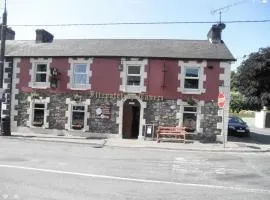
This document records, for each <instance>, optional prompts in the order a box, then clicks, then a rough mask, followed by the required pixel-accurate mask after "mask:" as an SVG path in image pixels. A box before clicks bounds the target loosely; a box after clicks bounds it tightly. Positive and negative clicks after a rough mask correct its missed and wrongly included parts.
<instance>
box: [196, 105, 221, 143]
mask: <svg viewBox="0 0 270 200" xmlns="http://www.w3.org/2000/svg"><path fill="white" fill-rule="evenodd" d="M218 109H219V108H218V106H217V105H215V104H214V103H212V102H211V103H206V104H205V105H204V106H203V107H202V108H201V113H202V114H203V115H204V118H203V119H202V120H201V128H202V129H203V133H201V138H202V139H205V140H207V141H216V136H217V135H220V134H221V129H218V128H217V124H218V123H219V122H221V121H222V118H221V117H220V116H218Z"/></svg>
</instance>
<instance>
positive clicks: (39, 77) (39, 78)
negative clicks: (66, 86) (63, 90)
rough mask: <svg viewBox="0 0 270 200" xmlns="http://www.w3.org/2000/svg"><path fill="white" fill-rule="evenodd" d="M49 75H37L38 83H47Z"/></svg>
mask: <svg viewBox="0 0 270 200" xmlns="http://www.w3.org/2000/svg"><path fill="white" fill-rule="evenodd" d="M46 77H47V74H36V82H43V83H45V82H46Z"/></svg>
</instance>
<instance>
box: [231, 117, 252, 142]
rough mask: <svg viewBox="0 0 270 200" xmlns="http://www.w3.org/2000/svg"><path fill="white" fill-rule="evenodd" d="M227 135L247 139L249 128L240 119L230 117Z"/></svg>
mask: <svg viewBox="0 0 270 200" xmlns="http://www.w3.org/2000/svg"><path fill="white" fill-rule="evenodd" d="M228 135H231V136H238V137H249V135H250V131H249V127H248V125H247V124H246V122H244V121H243V120H242V119H241V118H240V117H237V116H230V117H229V123H228Z"/></svg>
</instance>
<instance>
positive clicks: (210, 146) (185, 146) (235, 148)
mask: <svg viewBox="0 0 270 200" xmlns="http://www.w3.org/2000/svg"><path fill="white" fill-rule="evenodd" d="M2 137H5V138H10V139H19V140H34V141H48V142H65V143H76V144H84V145H91V146H93V147H96V148H100V147H104V146H109V147H123V148H151V149H169V150H189V151H216V152H224V151H225V152H270V145H269V144H258V143H252V142H250V141H245V140H241V139H240V140H234V141H229V142H227V143H226V144H225V148H224V145H223V144H220V143H207V144H205V143H204V144H203V143H200V142H199V141H187V143H181V142H173V141H164V142H161V143H157V142H156V141H151V140H143V139H142V140H128V139H121V138H117V137H115V136H114V137H108V138H99V137H97V136H95V137H88V138H86V137H82V136H71V135H61V136H59V135H53V134H37V133H18V132H14V133H12V136H2ZM0 138H1V137H0Z"/></svg>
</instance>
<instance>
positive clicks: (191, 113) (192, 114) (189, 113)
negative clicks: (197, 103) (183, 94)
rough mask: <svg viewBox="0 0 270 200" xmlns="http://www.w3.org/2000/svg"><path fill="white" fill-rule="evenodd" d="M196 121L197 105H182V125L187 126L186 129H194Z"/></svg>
mask: <svg viewBox="0 0 270 200" xmlns="http://www.w3.org/2000/svg"><path fill="white" fill-rule="evenodd" d="M196 121H197V107H194V106H184V112H183V126H184V127H187V131H189V132H194V131H196Z"/></svg>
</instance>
